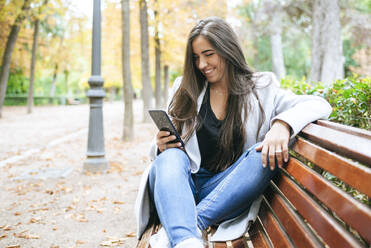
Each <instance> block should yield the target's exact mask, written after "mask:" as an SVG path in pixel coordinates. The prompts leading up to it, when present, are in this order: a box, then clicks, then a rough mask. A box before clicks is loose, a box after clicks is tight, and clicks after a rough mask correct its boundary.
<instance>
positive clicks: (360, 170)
mask: <svg viewBox="0 0 371 248" xmlns="http://www.w3.org/2000/svg"><path fill="white" fill-rule="evenodd" d="M293 150H294V151H295V152H297V153H298V154H300V155H301V156H303V157H305V158H306V159H308V160H309V161H311V162H313V163H314V164H316V165H317V166H319V167H321V168H323V169H324V170H326V171H328V172H330V173H331V174H332V175H334V176H336V177H337V178H339V179H341V180H342V181H344V182H346V183H347V184H349V185H350V186H352V187H353V188H355V189H357V190H359V191H360V192H362V193H364V194H366V195H368V197H371V169H370V168H367V167H365V166H361V165H358V164H357V163H354V162H353V161H350V160H348V159H345V158H343V157H341V156H339V155H337V154H335V153H333V152H329V151H327V150H325V149H323V148H321V147H319V146H317V145H315V144H313V143H310V142H308V141H306V140H304V139H302V138H298V140H297V141H296V143H295V145H294V147H293ZM370 152H371V150H370Z"/></svg>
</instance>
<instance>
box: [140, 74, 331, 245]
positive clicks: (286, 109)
mask: <svg viewBox="0 0 371 248" xmlns="http://www.w3.org/2000/svg"><path fill="white" fill-rule="evenodd" d="M253 80H255V82H256V88H257V94H258V96H259V99H260V102H261V104H262V107H263V109H264V113H265V121H264V123H263V125H262V127H261V129H260V132H259V135H258V139H256V132H257V130H258V123H259V115H260V110H259V107H258V101H257V99H256V97H254V96H253V95H252V97H251V98H250V100H251V106H252V108H251V109H252V110H251V111H250V113H249V115H248V119H247V121H246V122H245V125H246V128H245V129H246V131H247V135H246V140H245V149H248V148H249V147H251V146H252V145H254V144H256V143H257V142H260V141H263V139H264V137H265V134H266V133H267V132H268V130H269V129H270V127H271V125H272V123H273V122H274V120H282V121H284V122H286V123H287V124H289V125H290V127H291V138H294V137H295V136H296V134H298V133H299V132H300V130H301V129H303V128H304V127H305V126H306V125H307V124H309V123H310V122H313V121H315V120H318V119H327V118H328V116H329V115H330V113H331V106H330V105H329V104H328V103H327V101H326V100H324V99H322V98H321V97H318V96H307V95H295V94H293V93H292V92H291V91H289V90H283V89H281V88H280V87H279V82H278V81H277V79H276V77H275V75H274V74H273V73H271V72H259V73H254V75H253ZM180 83H181V78H177V79H176V80H175V82H174V86H173V88H172V90H171V93H170V97H169V99H172V96H173V94H174V93H175V92H176V90H177V89H178V87H179V85H180ZM206 88H207V85H206V86H205V88H204V89H203V90H202V92H201V94H200V96H199V97H198V100H197V107H198V111H199V110H200V107H201V104H202V101H203V98H204V95H205V91H206ZM185 150H186V152H187V154H188V156H189V158H190V161H191V164H190V166H191V172H192V173H197V171H198V170H199V168H200V163H201V155H200V150H199V147H198V141H197V137H196V132H194V133H193V134H192V136H191V138H190V139H189V140H188V142H187V143H186V144H185ZM156 153H157V146H156V144H155V142H154V144H153V145H152V147H151V151H150V158H151V160H152V161H153V160H154V159H155V158H156V156H157V154H156ZM151 166H152V165H149V166H148V167H147V168H146V170H145V171H144V173H143V175H142V179H141V183H140V186H139V191H138V196H137V200H136V204H135V216H136V220H137V237H138V238H140V237H141V235H142V233H143V232H144V230H145V228H146V226H147V224H148V221H149V217H150V204H152V203H151V202H150V198H149V191H148V172H149V170H150V168H151ZM260 202H261V197H259V198H258V199H256V200H255V201H254V202H253V204H252V205H251V207H250V209H249V210H247V211H246V212H245V213H243V214H242V215H240V216H238V217H236V218H234V219H232V220H228V221H225V222H223V223H221V224H220V225H219V227H218V229H217V231H216V233H215V234H214V235H213V236H212V237H211V239H210V240H211V241H226V240H233V239H236V238H239V237H241V236H242V235H243V234H244V233H245V232H246V231H247V230H248V228H249V226H250V224H251V223H253V221H255V219H256V216H257V214H258V211H259V207H260Z"/></svg>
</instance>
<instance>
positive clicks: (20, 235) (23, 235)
mask: <svg viewBox="0 0 371 248" xmlns="http://www.w3.org/2000/svg"><path fill="white" fill-rule="evenodd" d="M24 232H27V230H26V231H23V232H21V233H13V236H14V237H16V238H20V239H40V236H37V235H30V234H25V233H24Z"/></svg>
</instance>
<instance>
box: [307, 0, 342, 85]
mask: <svg viewBox="0 0 371 248" xmlns="http://www.w3.org/2000/svg"><path fill="white" fill-rule="evenodd" d="M312 19H313V33H312V59H311V75H310V79H311V81H321V82H323V83H325V84H326V85H330V84H331V83H332V81H334V80H336V79H340V78H343V77H344V57H343V47H342V40H341V25H340V8H339V5H338V2H337V0H328V1H320V0H315V1H314V3H313V18H312Z"/></svg>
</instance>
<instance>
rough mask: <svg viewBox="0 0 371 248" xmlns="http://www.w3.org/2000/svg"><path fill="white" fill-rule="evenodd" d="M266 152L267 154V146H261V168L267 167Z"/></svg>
mask: <svg viewBox="0 0 371 248" xmlns="http://www.w3.org/2000/svg"><path fill="white" fill-rule="evenodd" d="M267 152H268V146H267V145H263V146H262V153H261V154H262V163H263V167H264V168H265V167H267V155H268V154H267Z"/></svg>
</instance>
